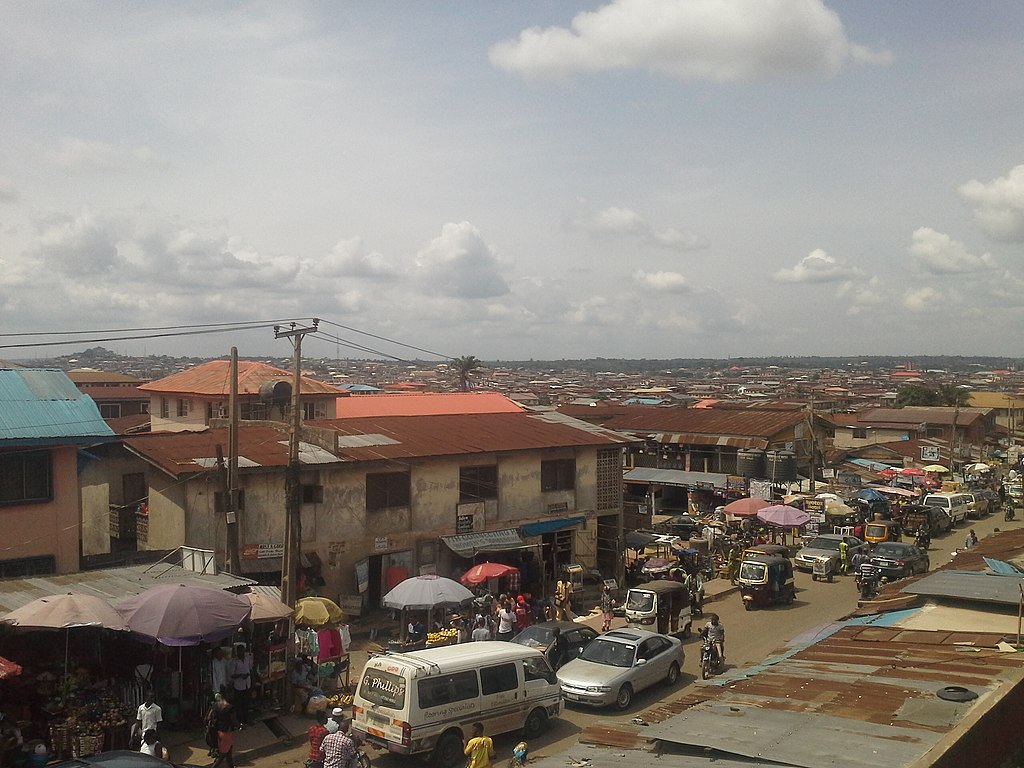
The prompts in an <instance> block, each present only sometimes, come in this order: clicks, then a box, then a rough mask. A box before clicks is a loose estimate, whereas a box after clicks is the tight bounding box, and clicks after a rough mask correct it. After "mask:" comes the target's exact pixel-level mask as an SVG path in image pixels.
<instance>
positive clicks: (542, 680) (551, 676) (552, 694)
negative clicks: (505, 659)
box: [520, 656, 562, 727]
mask: <svg viewBox="0 0 1024 768" xmlns="http://www.w3.org/2000/svg"><path fill="white" fill-rule="evenodd" d="M522 665H523V692H524V695H523V698H524V699H525V705H524V707H523V723H522V724H521V725H520V727H522V725H523V724H525V723H526V718H527V717H529V716H530V713H531V712H532V711H533V710H534V709H536V708H537V707H544V708H550V707H551V706H552V705H554V704H557V703H558V701H559V700H560V699H561V697H562V689H561V687H560V686H559V685H558V678H557V677H556V676H555V672H554V670H552V669H551V666H550V665H549V664H548V661H547V659H545V658H544V657H543V656H528V657H527V658H525V659H523V661H522Z"/></svg>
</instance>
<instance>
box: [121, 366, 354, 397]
mask: <svg viewBox="0 0 1024 768" xmlns="http://www.w3.org/2000/svg"><path fill="white" fill-rule="evenodd" d="M230 374H231V363H230V361H228V360H211V361H210V362H208V363H203V364H202V365H197V366H195V367H194V368H189V369H188V370H185V371H181V372H180V373H172V374H171V375H170V376H165V377H164V378H162V379H158V380H156V381H151V382H149V383H148V384H143V385H141V386H140V387H139V389H141V390H143V391H144V392H167V393H171V394H186V395H189V394H190V395H210V396H219V397H227V396H228V394H229V393H230V391H231V381H230ZM275 381H286V382H288V383H289V384H290V383H291V381H292V373H291V371H285V370H282V369H281V368H275V367H274V366H272V365H267V364H266V363H258V362H252V361H245V360H241V361H239V363H238V394H240V395H258V394H259V391H260V387H261V386H263V385H264V384H266V383H268V382H275ZM299 390H300V393H301V394H302V395H344V392H343V391H342V390H340V389H338V388H337V387H332V386H331V385H330V384H324V383H323V382H322V381H317V380H316V379H309V378H306V377H305V376H303V377H302V378H301V380H300V385H299Z"/></svg>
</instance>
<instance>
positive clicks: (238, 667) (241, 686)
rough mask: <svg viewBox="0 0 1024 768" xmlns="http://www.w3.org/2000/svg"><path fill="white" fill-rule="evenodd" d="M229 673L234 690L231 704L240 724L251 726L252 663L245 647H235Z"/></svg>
mask: <svg viewBox="0 0 1024 768" xmlns="http://www.w3.org/2000/svg"><path fill="white" fill-rule="evenodd" d="M228 672H229V673H230V678H231V686H232V688H233V692H232V696H233V700H232V702H231V703H232V704H233V705H234V707H235V712H236V713H237V714H238V722H239V723H245V724H246V725H251V723H250V722H249V697H250V696H251V695H252V693H251V692H250V690H249V689H250V687H251V686H252V662H250V661H249V658H248V656H247V655H246V653H245V646H244V645H241V644H239V645H236V646H235V658H233V659H232V660H231V665H230V666H229V667H228Z"/></svg>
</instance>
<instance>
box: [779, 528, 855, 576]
mask: <svg viewBox="0 0 1024 768" xmlns="http://www.w3.org/2000/svg"><path fill="white" fill-rule="evenodd" d="M842 541H845V542H846V546H847V550H846V556H847V558H849V559H852V558H853V555H854V553H855V552H860V551H864V552H867V550H868V545H867V544H866V543H865V542H863V541H861V540H860V539H858V538H857V537H856V536H841V535H840V534H838V533H823V534H821V535H820V536H815V537H814V538H813V539H811V540H810V541H809V542H807V543H806V544H804V545H803V546H802V547H801V548H800V551H799V552H797V553H796V557H794V558H793V565H794V566H796V567H797V568H801V569H803V570H805V571H810V570H813V569H814V563H815V562H816V561H817V560H818V559H820V558H823V557H825V558H835V560H836V562H837V563H838V561H839V543H840V542H842Z"/></svg>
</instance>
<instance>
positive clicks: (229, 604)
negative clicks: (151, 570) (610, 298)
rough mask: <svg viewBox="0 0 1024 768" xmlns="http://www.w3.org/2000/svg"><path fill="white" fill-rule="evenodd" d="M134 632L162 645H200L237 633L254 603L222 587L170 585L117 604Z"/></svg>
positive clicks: (149, 590)
mask: <svg viewBox="0 0 1024 768" xmlns="http://www.w3.org/2000/svg"><path fill="white" fill-rule="evenodd" d="M117 611H118V613H120V614H121V616H122V617H124V620H125V623H126V624H127V625H128V629H130V630H131V631H132V632H134V633H136V634H139V635H142V636H144V637H148V638H150V639H152V640H156V641H158V642H160V643H162V644H163V645H173V646H182V645H199V644H200V643H208V642H213V641H215V640H223V639H224V638H225V637H230V636H231V635H232V634H234V632H235V630H236V629H238V628H239V627H240V626H241V625H242V624H243V623H244V622H246V621H248V620H249V617H250V615H251V614H252V603H250V602H249V600H248V599H247V598H245V597H244V596H242V595H236V594H234V593H233V592H225V591H224V590H223V589H210V588H209V587H193V586H189V585H187V584H167V585H165V586H161V587H153V588H152V589H147V590H146V591H145V592H143V593H142V594H141V595H136V596H135V597H130V598H128V599H127V600H125V601H124V602H122V603H119V604H118V605H117Z"/></svg>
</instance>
